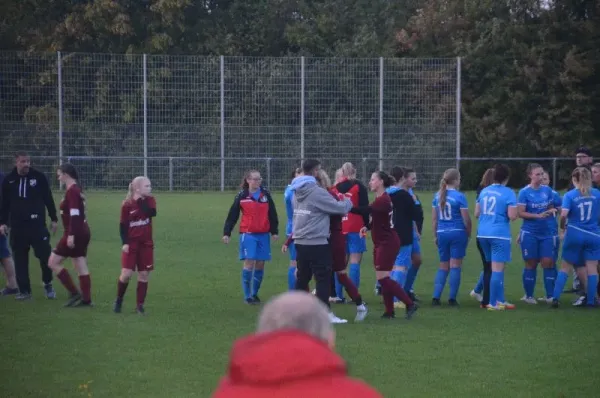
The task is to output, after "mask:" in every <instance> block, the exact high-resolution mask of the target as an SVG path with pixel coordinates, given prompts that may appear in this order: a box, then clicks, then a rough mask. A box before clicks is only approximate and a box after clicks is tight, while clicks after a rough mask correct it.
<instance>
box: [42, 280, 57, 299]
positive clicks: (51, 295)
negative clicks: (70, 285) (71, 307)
mask: <svg viewBox="0 0 600 398" xmlns="http://www.w3.org/2000/svg"><path fill="white" fill-rule="evenodd" d="M44 291H45V292H46V298H47V299H48V300H54V299H55V298H56V291H55V290H54V287H52V283H48V284H46V285H44Z"/></svg>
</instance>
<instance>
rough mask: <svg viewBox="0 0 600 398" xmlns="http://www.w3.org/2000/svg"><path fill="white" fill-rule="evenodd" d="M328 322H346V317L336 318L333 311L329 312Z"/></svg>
mask: <svg viewBox="0 0 600 398" xmlns="http://www.w3.org/2000/svg"><path fill="white" fill-rule="evenodd" d="M329 322H330V323H348V321H347V320H346V319H342V318H338V317H337V316H335V314H334V313H333V312H330V313H329Z"/></svg>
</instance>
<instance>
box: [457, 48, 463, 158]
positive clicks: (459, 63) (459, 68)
mask: <svg viewBox="0 0 600 398" xmlns="http://www.w3.org/2000/svg"><path fill="white" fill-rule="evenodd" d="M461 75H462V61H461V58H460V57H456V168H457V169H458V170H460V128H461V126H460V118H461V114H462V111H461V109H462V108H461V103H462V97H461V96H462V80H461Z"/></svg>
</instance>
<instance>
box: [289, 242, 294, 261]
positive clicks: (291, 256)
mask: <svg viewBox="0 0 600 398" xmlns="http://www.w3.org/2000/svg"><path fill="white" fill-rule="evenodd" d="M288 253H289V255H290V261H296V245H295V244H294V242H292V243H290V245H289V246H288Z"/></svg>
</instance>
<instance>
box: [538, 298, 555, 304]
mask: <svg viewBox="0 0 600 398" xmlns="http://www.w3.org/2000/svg"><path fill="white" fill-rule="evenodd" d="M538 301H541V302H545V303H546V304H552V297H540V298H539V299H538Z"/></svg>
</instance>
